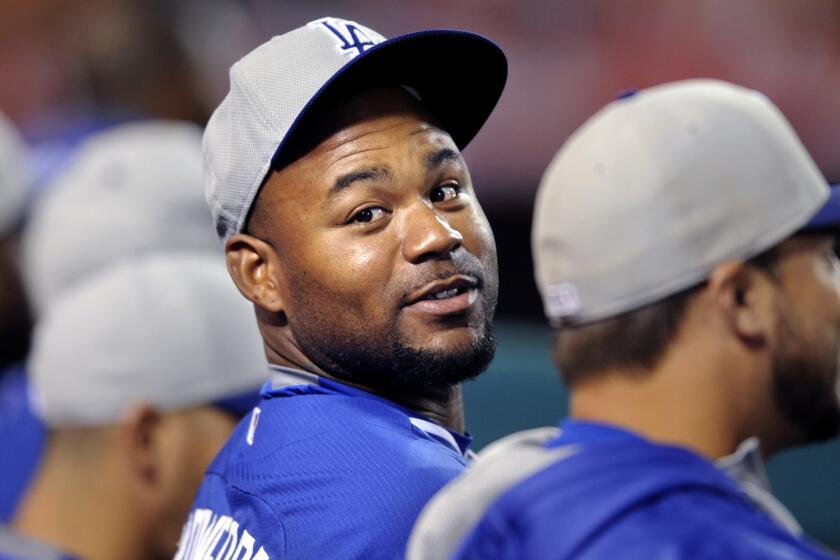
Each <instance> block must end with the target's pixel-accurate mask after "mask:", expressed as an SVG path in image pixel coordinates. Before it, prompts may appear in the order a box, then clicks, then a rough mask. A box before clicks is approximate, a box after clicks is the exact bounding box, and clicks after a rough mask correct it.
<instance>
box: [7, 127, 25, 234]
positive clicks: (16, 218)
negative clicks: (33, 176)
mask: <svg viewBox="0 0 840 560" xmlns="http://www.w3.org/2000/svg"><path fill="white" fill-rule="evenodd" d="M26 154H27V150H26V145H25V144H24V142H23V138H21V136H20V134H19V133H18V131H17V129H16V128H15V127H14V125H13V124H12V122H11V121H10V120H9V119H8V118H7V117H6V116H5V115H4V114H3V113H0V236H2V235H6V234H8V233H9V232H10V231H12V230H14V229H15V227H17V226H18V225H19V224H20V222H21V218H22V216H23V212H24V209H25V207H26V189H27V187H28V186H29V180H28V179H29V177H28V169H27V166H26Z"/></svg>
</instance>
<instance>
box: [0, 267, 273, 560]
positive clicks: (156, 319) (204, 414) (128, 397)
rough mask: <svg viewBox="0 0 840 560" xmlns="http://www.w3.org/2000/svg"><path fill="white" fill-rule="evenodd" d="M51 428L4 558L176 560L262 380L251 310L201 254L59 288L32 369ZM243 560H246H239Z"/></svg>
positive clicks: (2, 542)
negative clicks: (217, 459)
mask: <svg viewBox="0 0 840 560" xmlns="http://www.w3.org/2000/svg"><path fill="white" fill-rule="evenodd" d="M28 369H29V374H30V376H31V377H32V382H33V386H34V389H33V392H34V396H35V401H36V408H37V411H38V413H39V415H40V416H41V417H42V418H43V419H44V422H45V423H46V424H47V426H48V428H49V437H48V442H47V445H46V450H45V454H44V458H43V461H42V464H41V466H40V469H39V470H38V474H37V476H36V478H35V480H34V481H33V483H32V485H31V487H30V489H29V490H28V491H27V493H26V496H25V497H24V500H23V502H22V504H21V506H20V508H19V511H18V514H17V515H16V517H15V519H14V522H13V524H12V526H11V527H7V528H6V529H2V528H0V558H3V559H7V558H10V559H15V560H24V559H30V558H53V557H55V556H50V555H49V554H48V552H50V549H51V548H52V549H54V550H53V551H52V553H53V554H58V552H57V551H60V556H59V557H61V556H64V557H70V558H80V559H85V560H112V559H114V558H121V559H129V560H130V559H150V560H152V559H163V558H171V557H172V555H173V554H174V553H175V547H176V544H177V540H178V535H179V533H180V529H181V526H182V525H183V523H184V521H185V519H186V518H187V514H188V512H189V508H190V504H191V503H192V500H193V498H194V496H195V492H196V490H197V489H198V486H199V484H200V482H201V478H202V476H203V474H204V470H205V469H206V467H207V465H208V464H209V463H210V461H211V460H212V458H213V457H214V456H215V454H216V453H217V452H218V450H219V449H220V448H221V446H222V444H223V443H224V442H225V440H226V439H227V438H228V436H229V435H230V433H231V431H232V430H233V428H234V426H235V425H236V422H237V421H238V420H239V419H240V418H241V417H242V416H244V415H245V414H246V413H247V412H248V411H250V409H251V408H252V407H253V405H254V404H255V403H256V401H257V399H258V394H259V387H260V385H261V384H262V381H263V380H264V378H265V360H264V358H263V357H262V356H261V353H260V345H259V342H258V339H257V334H256V328H255V326H254V324H253V317H252V313H251V309H250V306H248V305H246V304H245V302H243V301H242V299H241V298H240V297H239V295H238V294H237V293H236V290H235V288H234V287H233V286H232V285H231V282H230V278H229V276H228V274H227V272H226V270H225V268H224V266H223V265H222V264H221V263H220V262H219V261H218V259H217V258H215V257H211V256H208V255H195V254H189V253H181V254H178V253H174V252H171V253H169V254H166V255H164V254H155V255H152V254H150V255H145V256H141V257H137V258H134V259H126V260H124V261H123V262H121V263H119V264H117V265H114V266H112V267H109V268H107V269H105V270H103V271H101V272H99V273H97V274H95V275H93V276H91V277H88V278H86V279H85V280H84V281H83V282H81V283H80V284H79V285H78V286H75V287H73V288H70V289H68V290H67V291H65V292H64V293H63V294H62V295H61V296H60V297H59V298H58V300H56V301H55V302H53V304H52V305H51V306H50V309H49V311H48V312H47V313H46V314H45V315H44V316H43V317H42V318H41V319H40V320H39V323H38V326H37V327H36V330H35V337H34V341H33V352H32V355H31V357H30V359H29V361H28ZM238 557H239V558H241V557H242V556H238Z"/></svg>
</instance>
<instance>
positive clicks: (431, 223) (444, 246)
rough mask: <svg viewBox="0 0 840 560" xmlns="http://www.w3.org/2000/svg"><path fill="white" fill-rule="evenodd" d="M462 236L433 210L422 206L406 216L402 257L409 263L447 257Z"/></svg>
mask: <svg viewBox="0 0 840 560" xmlns="http://www.w3.org/2000/svg"><path fill="white" fill-rule="evenodd" d="M463 242H464V236H462V235H461V232H459V231H458V230H457V229H455V228H453V227H452V226H451V225H450V223H449V222H448V221H447V219H446V218H445V217H444V216H442V215H441V214H439V213H438V212H436V211H435V209H434V208H430V207H429V206H427V205H425V204H423V205H418V207H416V208H414V209H412V211H411V212H409V213H408V214H406V219H405V237H404V240H403V255H404V256H405V259H406V260H407V261H409V262H411V263H419V262H422V261H424V260H428V259H435V258H440V257H441V256H448V255H449V254H450V253H451V252H452V251H454V250H455V249H457V248H458V247H460V246H461V244H462V243H463Z"/></svg>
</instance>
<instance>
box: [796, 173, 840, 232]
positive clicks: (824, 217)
mask: <svg viewBox="0 0 840 560" xmlns="http://www.w3.org/2000/svg"><path fill="white" fill-rule="evenodd" d="M837 229H840V183H835V184H833V185H831V193H830V194H829V197H828V200H827V201H826V203H825V204H824V205H823V207H822V208H820V209H819V211H818V212H817V213H816V214H814V216H813V217H812V218H811V219H810V220H809V221H808V223H807V224H805V225H804V226H802V229H801V230H800V231H803V232H807V231H822V230H837Z"/></svg>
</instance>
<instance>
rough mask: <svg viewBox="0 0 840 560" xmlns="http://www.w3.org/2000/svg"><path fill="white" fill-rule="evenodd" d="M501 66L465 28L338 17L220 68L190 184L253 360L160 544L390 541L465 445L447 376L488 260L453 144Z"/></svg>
mask: <svg viewBox="0 0 840 560" xmlns="http://www.w3.org/2000/svg"><path fill="white" fill-rule="evenodd" d="M506 72H507V65H506V61H505V57H504V55H503V54H502V52H501V51H500V50H499V48H498V47H497V46H496V45H495V44H493V43H492V42H490V41H489V40H487V39H485V38H483V37H480V36H478V35H474V34H471V33H466V32H459V31H424V32H419V33H414V34H410V35H404V36H399V37H395V38H392V39H390V40H386V39H384V38H383V37H382V36H381V35H379V34H378V33H376V32H375V31H373V30H371V29H368V28H366V27H364V26H362V25H359V24H357V23H354V22H350V21H346V20H340V19H336V18H324V19H321V20H317V21H314V22H311V23H310V24H308V25H305V26H303V27H301V28H298V29H295V30H293V31H291V32H289V33H286V34H285V35H282V36H278V37H275V38H273V39H272V40H270V41H269V42H267V43H265V44H263V45H262V46H260V47H258V48H257V49H256V50H254V51H253V52H251V53H250V54H248V55H247V56H245V57H244V58H243V59H242V60H240V61H239V62H237V63H236V64H235V65H234V66H233V67H232V68H231V72H230V76H231V89H230V93H229V94H228V96H227V97H226V98H225V100H224V101H223V102H222V104H221V105H220V106H219V108H218V109H217V110H216V112H215V113H214V114H213V117H212V118H211V119H210V122H209V124H208V126H207V130H206V131H205V135H204V150H205V186H206V189H207V195H208V201H209V202H210V205H211V209H212V213H213V216H214V218H215V220H216V227H217V232H218V233H219V236H220V237H221V238H222V240H223V241H224V242H225V249H226V257H227V266H228V270H229V272H230V274H231V276H232V277H233V279H234V281H235V282H236V284H237V286H238V287H239V290H240V291H241V292H242V294H243V295H244V296H245V297H246V298H248V300H250V301H251V302H252V303H253V304H254V308H255V310H256V318H257V322H258V324H259V328H260V332H261V333H262V336H263V341H264V345H265V349H266V355H267V356H268V359H269V363H270V366H269V367H270V371H271V375H272V377H271V384H270V385H269V386H267V387H266V389H265V390H264V391H263V399H262V401H261V402H260V404H259V407H258V408H257V409H255V411H254V413H253V414H252V416H251V421H250V422H249V423H243V424H242V425H240V426H239V428H238V429H237V431H236V432H234V434H233V436H232V437H231V440H230V441H229V442H228V444H227V445H226V446H225V448H224V450H223V451H222V452H221V453H220V454H219V456H218V457H217V459H216V460H215V461H214V462H213V464H212V465H211V467H210V469H209V470H208V474H207V477H206V478H205V481H204V483H203V485H202V488H201V490H200V492H199V495H198V498H197V500H196V502H195V506H194V509H193V511H192V513H191V516H190V522H189V523H188V524H187V525H186V526H185V528H184V532H183V536H182V541H181V544H180V548H179V552H178V556H177V558H179V559H187V558H190V559H198V558H205V557H207V556H211V557H217V558H220V557H230V555H231V554H234V555H235V553H234V552H233V549H234V547H235V543H242V542H249V543H251V544H252V545H253V557H252V558H253V559H254V560H256V559H259V560H267V559H269V558H348V559H349V558H365V559H374V558H401V557H402V556H403V555H404V551H405V545H406V541H407V539H408V534H409V531H410V528H411V525H412V524H413V522H414V519H415V517H416V515H417V514H418V513H419V511H420V509H421V508H422V507H423V505H424V504H425V503H426V501H427V500H428V499H429V498H430V497H431V496H432V495H433V494H434V493H435V492H436V491H437V490H438V489H439V488H440V487H441V486H443V484H444V483H446V482H447V481H449V480H451V479H452V478H454V477H455V476H456V475H457V474H459V473H460V472H461V471H463V469H464V468H465V467H466V465H467V461H468V446H469V443H470V438H469V437H468V436H467V435H466V434H465V433H464V418H463V405H462V400H461V388H460V383H461V382H462V381H464V380H466V379H469V378H471V377H474V376H476V375H478V374H479V373H481V372H482V371H484V370H485V369H486V367H487V366H488V364H489V363H490V360H491V359H492V357H493V354H494V351H495V339H494V336H493V327H492V319H493V314H494V311H495V306H496V296H497V284H498V279H497V270H496V250H495V242H494V239H493V235H492V232H491V230H490V226H489V224H488V223H487V219H486V217H485V216H484V213H483V212H482V210H481V207H480V205H479V203H478V201H477V199H476V193H475V191H474V190H473V186H472V182H471V180H470V175H469V172H468V170H467V166H466V163H465V162H464V159H463V157H462V156H461V153H460V150H461V148H463V147H464V146H465V145H466V144H467V143H468V142H469V141H470V140H471V139H472V137H473V136H474V135H475V134H476V133H477V132H478V130H479V129H480V128H481V126H482V125H483V123H484V121H485V120H486V119H487V117H488V116H489V115H490V112H491V111H492V109H493V107H494V106H495V104H496V101H497V99H498V98H499V95H500V94H501V92H502V88H503V86H504V82H505V78H506ZM455 84H457V86H455ZM208 543H209V544H208ZM249 558H251V557H250V556H249Z"/></svg>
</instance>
